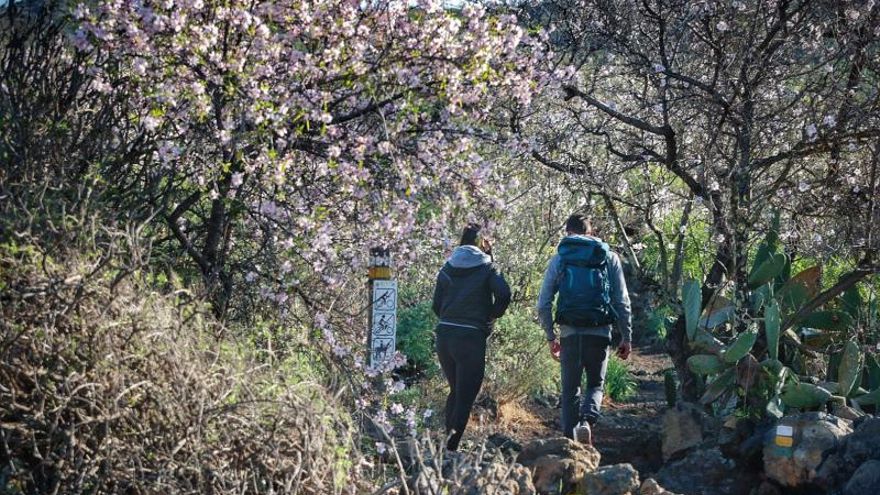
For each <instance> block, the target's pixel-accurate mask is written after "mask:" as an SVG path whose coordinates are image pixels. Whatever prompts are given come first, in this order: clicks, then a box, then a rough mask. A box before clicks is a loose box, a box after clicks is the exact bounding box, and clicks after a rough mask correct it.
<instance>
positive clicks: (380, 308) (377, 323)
mask: <svg viewBox="0 0 880 495" xmlns="http://www.w3.org/2000/svg"><path fill="white" fill-rule="evenodd" d="M369 278H370V282H369V294H370V312H369V327H368V330H369V331H368V335H367V346H368V349H369V352H370V366H379V365H381V364H382V363H385V362H387V361H388V360H389V359H391V358H392V357H393V356H394V351H395V349H396V345H397V281H396V280H391V253H390V251H389V250H388V249H387V248H372V249H370V264H369Z"/></svg>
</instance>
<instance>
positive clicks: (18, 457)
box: [0, 244, 357, 494]
mask: <svg viewBox="0 0 880 495" xmlns="http://www.w3.org/2000/svg"><path fill="white" fill-rule="evenodd" d="M117 273H118V272H115V271H114V270H110V269H108V268H107V264H105V263H103V262H102V261H101V260H91V259H81V258H80V259H71V260H69V261H67V262H56V261H52V260H51V259H50V258H48V257H46V256H43V255H41V254H40V253H39V252H38V251H37V250H36V249H33V248H31V247H28V248H26V249H20V248H15V249H10V247H9V245H8V244H4V245H2V246H0V288H2V298H0V459H2V466H0V491H2V492H5V493H257V492H259V493H316V494H317V493H321V494H324V493H342V492H356V491H357V488H356V485H355V483H356V482H357V480H353V479H351V477H352V475H353V474H354V473H355V471H356V469H355V466H353V464H352V461H351V459H352V458H356V457H357V456H356V453H355V452H353V442H352V440H351V436H352V430H351V427H350V421H349V420H348V419H346V417H345V416H343V415H341V414H340V413H338V412H337V411H339V409H338V407H337V406H336V404H335V403H334V399H333V398H332V397H329V396H328V394H327V393H325V391H324V390H323V388H322V387H320V386H318V385H310V384H308V383H292V381H290V380H289V379H287V378H286V377H285V376H284V374H283V373H279V372H277V371H278V370H277V369H275V370H273V369H270V368H269V367H268V366H265V365H263V364H261V363H259V362H255V361H253V360H251V359H250V358H248V357H247V356H248V353H247V352H242V351H238V350H237V349H236V345H235V343H233V342H228V341H227V342H224V341H222V340H218V339H217V338H216V337H215V335H217V334H219V333H221V332H220V330H221V329H219V327H218V326H217V324H216V323H213V322H212V321H211V319H210V317H209V316H206V315H205V313H204V312H203V311H202V310H201V308H200V307H199V305H198V304H195V303H192V302H189V301H188V298H187V297H186V293H185V291H179V292H177V293H175V294H170V295H160V294H157V293H154V292H149V291H148V290H147V289H146V288H145V286H144V285H141V284H139V283H138V281H137V280H138V279H137V277H134V276H132V277H128V278H125V279H122V281H120V279H118V278H117V277H115V275H116V274H117Z"/></svg>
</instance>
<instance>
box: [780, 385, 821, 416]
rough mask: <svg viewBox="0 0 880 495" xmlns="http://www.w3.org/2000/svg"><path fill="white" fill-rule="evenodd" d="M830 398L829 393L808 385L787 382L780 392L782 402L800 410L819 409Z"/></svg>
mask: <svg viewBox="0 0 880 495" xmlns="http://www.w3.org/2000/svg"><path fill="white" fill-rule="evenodd" d="M830 398H831V392H829V391H828V390H825V389H824V388H822V387H818V386H816V385H813V384H810V383H795V382H789V383H788V384H787V385H786V386H785V388H784V389H783V391H782V402H783V403H784V404H785V405H786V406H789V407H797V408H800V409H812V408H814V407H819V406H821V405H822V404H825V403H826V402H828V399H830Z"/></svg>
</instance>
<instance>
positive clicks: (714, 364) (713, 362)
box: [687, 354, 727, 375]
mask: <svg viewBox="0 0 880 495" xmlns="http://www.w3.org/2000/svg"><path fill="white" fill-rule="evenodd" d="M687 365H688V369H689V370H691V371H692V372H694V373H696V374H698V375H714V374H716V373H721V372H722V371H724V370H725V369H726V368H727V365H726V364H725V363H723V362H722V361H721V359H719V358H718V356H713V355H711V354H695V355H693V356H691V357H689V358H688V360H687Z"/></svg>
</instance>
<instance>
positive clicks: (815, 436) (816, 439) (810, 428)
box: [764, 412, 876, 487]
mask: <svg viewBox="0 0 880 495" xmlns="http://www.w3.org/2000/svg"><path fill="white" fill-rule="evenodd" d="M851 432H852V429H851V428H850V425H849V422H848V421H846V420H844V419H841V418H838V417H837V416H831V415H829V414H825V413H822V412H809V413H802V414H796V415H792V416H785V417H783V418H782V419H780V420H779V421H778V422H777V425H776V428H771V429H770V430H769V432H768V435H767V438H766V439H765V442H764V473H765V474H766V475H767V477H768V478H770V479H772V480H773V481H775V482H777V483H779V484H780V485H782V486H783V487H799V486H824V485H827V484H828V482H827V480H825V479H824V478H825V477H824V476H823V475H822V474H821V473H820V467H821V466H822V464H823V462H825V460H826V458H829V456H831V455H832V454H834V453H835V452H836V451H837V450H838V449H839V448H840V446H841V445H842V443H843V440H844V438H845V437H846V435H848V434H850V433H851ZM779 433H783V435H782V436H781V437H780V436H779ZM788 433H791V437H790V438H791V441H790V442H789V441H787V440H785V438H788V437H786V435H788ZM874 441H875V442H876V439H875V440H874ZM789 443H790V445H788V444H789Z"/></svg>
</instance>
